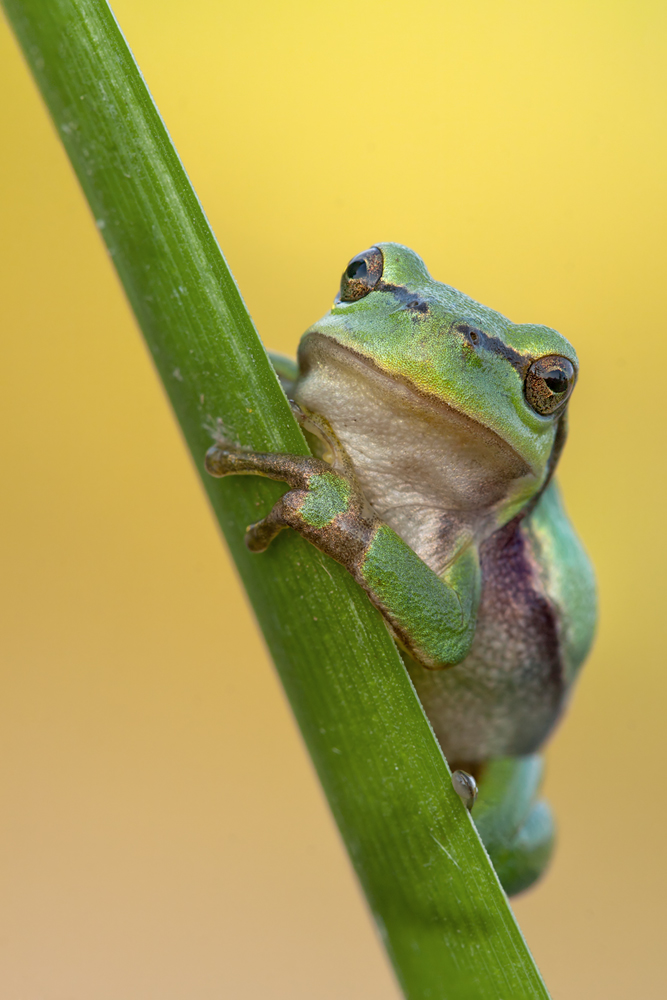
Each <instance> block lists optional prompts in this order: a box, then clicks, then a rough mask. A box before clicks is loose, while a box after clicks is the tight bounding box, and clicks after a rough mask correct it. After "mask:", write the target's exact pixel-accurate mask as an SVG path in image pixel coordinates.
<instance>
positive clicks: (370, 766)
mask: <svg viewBox="0 0 667 1000" xmlns="http://www.w3.org/2000/svg"><path fill="white" fill-rule="evenodd" d="M4 5H5V9H6V11H7V14H8V16H9V19H10V21H11V23H12V25H13V27H14V30H15V32H16V35H17V37H18V39H19V42H20V44H21V45H22V47H23V51H24V53H25V55H26V58H27V60H28V62H29V64H30V66H31V68H32V71H33V73H34V76H35V79H36V80H37V83H38V85H39V87H40V89H41V92H42V95H43V97H44V100H45V101H46V104H47V105H48V108H49V110H50V112H51V115H52V117H53V120H54V122H55V125H56V128H57V130H58V133H59V135H60V137H61V139H62V141H63V143H64V145H65V148H66V150H67V153H68V154H69V157H70V159H71V161H72V165H73V167H74V169H75V171H76V173H77V175H78V177H79V180H80V182H81V186H82V187H83V190H84V192H85V195H86V197H87V199H88V201H89V203H90V206H91V209H92V211H93V214H94V217H95V219H96V220H97V225H98V228H99V229H100V231H101V233H102V236H103V238H104V240H105V241H106V244H107V247H108V249H109V253H110V255H111V258H112V260H113V263H114V265H115V267H116V269H117V271H118V274H119V276H120V279H121V281H122V283H123V286H124V289H125V292H126V294H127V296H128V298H129V300H130V303H131V305H132V308H133V309H134V312H135V315H136V317H137V320H138V323H139V325H140V327H141V329H142V331H143V333H144V336H145V338H146V342H147V344H148V347H149V349H150V351H151V353H152V355H153V358H154V361H155V365H156V367H157V369H158V372H159V374H160V376H161V378H162V381H163V383H164V385H165V388H166V390H167V393H168V395H169V398H170V400H171V403H172V405H173V408H174V411H175V414H176V417H177V419H178V421H179V423H180V425H181V428H182V430H183V434H184V436H185V439H186V441H187V443H188V446H189V448H190V451H191V453H192V456H193V459H194V462H195V465H196V467H197V469H198V470H199V471H200V472H202V459H203V456H204V453H205V451H206V449H207V447H208V446H209V445H210V443H211V435H210V427H211V426H213V425H214V424H215V423H216V421H222V424H223V425H224V427H225V429H226V432H227V434H229V435H231V436H233V437H234V438H235V439H236V440H238V441H239V442H241V443H242V444H246V445H251V446H252V447H254V448H256V449H260V450H266V451H268V450H274V451H290V452H297V453H301V454H304V453H306V452H307V447H306V444H305V441H304V439H303V437H302V435H301V432H300V430H299V428H298V427H297V425H296V423H295V422H294V420H293V418H292V416H291V413H290V410H289V407H288V404H287V401H286V399H285V397H284V395H283V393H282V391H281V389H280V387H279V385H278V382H277V380H276V377H275V375H274V373H273V370H272V369H271V366H270V364H269V361H268V359H267V356H266V353H265V351H264V349H263V347H262V344H261V342H260V340H259V338H258V336H257V333H256V331H255V329H254V326H253V324H252V321H251V319H250V317H249V315H248V313H247V311H246V309H245V306H244V304H243V300H242V299H241V296H240V294H239V291H238V288H237V287H236V284H235V282H234V279H233V278H232V276H231V274H230V272H229V269H228V267H227V265H226V263H225V260H224V258H223V256H222V254H221V252H220V249H219V247H218V245H217V243H216V241H215V238H214V236H213V234H212V232H211V229H210V227H209V225H208V222H207V220H206V218H205V216H204V214H203V212H202V209H201V206H200V204H199V202H198V201H197V198H196V196H195V194H194V191H193V190H192V187H191V185H190V182H189V180H188V178H187V176H186V174H185V172H184V170H183V167H182V165H181V163H180V162H179V159H178V157H177V155H176V152H175V150H174V148H173V146H172V144H171V140H170V138H169V136H168V134H167V132H166V129H165V127H164V125H163V123H162V121H161V119H160V117H159V114H158V112H157V110H156V108H155V106H154V104H153V102H152V99H151V97H150V94H149V93H148V90H147V88H146V85H145V84H144V81H143V79H142V77H141V75H140V73H139V70H138V69H137V66H136V64H135V63H134V60H133V58H132V55H131V53H130V51H129V49H128V47H127V45H126V43H125V41H124V39H123V37H122V35H121V32H120V30H119V28H118V26H117V24H116V22H115V20H114V18H113V15H112V13H111V11H110V10H109V7H108V6H107V4H106V3H105V2H104V0H4ZM232 141H233V140H232V138H231V137H230V146H231V144H232ZM147 459H148V460H150V456H147ZM160 473H161V470H160V469H157V468H156V469H155V475H157V476H159V475H160ZM202 479H203V483H204V487H205V489H206V491H207V493H208V495H209V498H210V501H211V504H212V506H213V509H214V511H215V513H216V516H217V518H218V521H219V522H220V526H221V528H222V530H223V532H224V534H225V537H226V539H227V542H228V544H229V548H230V550H231V552H232V555H233V557H234V559H235V561H236V564H237V566H238V569H239V572H240V574H241V577H242V579H243V582H244V584H245V586H246V589H247V591H248V595H249V597H250V600H251V602H252V605H253V608H254V610H255V614H256V616H257V619H258V621H259V623H260V625H261V628H262V631H263V633H264V636H265V639H266V642H267V644H268V646H269V649H270V650H271V654H272V656H273V658H274V661H275V663H276V666H277V668H278V671H279V673H280V677H281V679H282V682H283V684H284V686H285V690H286V692H287V695H288V697H289V699H290V702H291V705H292V708H293V710H294V714H295V715H296V718H297V720H298V723H299V725H300V727H301V731H302V733H303V736H304V739H305V741H306V744H307V746H308V749H309V751H310V753H311V755H312V758H313V761H314V763H315V767H316V768H317V771H318V774H319V776H320V779H321V781H322V785H323V786H324V790H325V792H326V794H327V797H328V799H329V803H330V805H331V809H332V811H333V813H334V816H335V818H336V821H337V823H338V825H339V827H340V830H341V833H342V836H343V838H344V840H345V843H346V845H347V849H348V851H349V853H350V857H351V859H352V862H353V864H354V866H355V868H356V871H357V874H358V876H359V879H360V881H361V884H362V886H363V888H364V891H365V893H366V896H367V898H368V902H369V904H370V907H371V909H372V911H373V913H374V915H375V919H376V921H377V924H378V927H379V929H380V933H381V935H382V937H383V940H384V942H385V944H386V946H387V949H388V951H389V955H390V957H391V960H392V962H393V964H394V967H395V969H396V973H397V975H398V978H399V980H400V982H401V985H402V987H403V989H404V991H405V995H406V996H407V997H410V998H413V1000H417V998H431V1000H438V998H473V997H474V998H488V1000H498V998H503V1000H521V998H528V997H530V998H536V997H541V998H545V997H547V996H548V994H547V992H546V990H545V988H544V985H543V983H542V980H541V978H540V975H539V972H538V971H537V969H536V967H535V965H534V963H533V960H532V958H531V955H530V953H529V951H528V949H527V947H526V944H525V942H524V940H523V938H522V936H521V933H520V931H519V929H518V927H517V925H516V922H515V920H514V916H513V914H512V911H511V910H510V907H509V905H508V903H507V900H506V898H505V896H504V894H503V892H502V890H501V888H500V885H499V883H498V880H497V878H496V876H495V873H494V871H493V869H492V867H491V865H490V863H489V861H488V858H487V857H486V854H485V852H484V849H483V847H482V845H481V842H480V840H479V837H478V836H477V833H476V831H475V828H474V826H473V824H472V822H471V820H470V817H469V815H468V813H467V812H466V810H465V809H464V807H463V805H462V803H461V802H460V800H459V799H458V797H457V795H456V794H455V793H454V791H453V790H452V787H451V783H450V776H449V771H448V769H447V765H446V763H445V761H444V759H443V756H442V753H441V752H440V749H439V747H438V745H437V743H436V741H435V739H434V737H433V734H432V732H431V730H430V727H429V725H428V722H427V720H426V718H425V716H424V713H423V711H422V708H421V705H420V704H419V701H418V700H417V697H416V695H415V693H414V690H413V688H412V686H411V684H410V681H409V679H408V677H407V674H406V672H405V670H404V668H403V665H402V662H401V660H400V658H399V656H398V654H397V651H396V649H395V647H394V644H393V642H392V640H391V638H390V636H389V634H388V632H387V630H386V628H385V627H384V624H383V623H382V620H381V618H380V616H379V615H378V613H377V612H376V611H375V610H374V609H373V608H372V607H371V605H370V603H369V602H368V600H367V598H366V596H365V595H364V594H363V593H362V591H361V590H360V589H359V588H358V587H357V586H356V584H355V583H354V582H353V581H352V579H351V578H350V577H349V576H348V575H347V573H346V572H345V571H343V570H342V569H341V567H339V566H338V565H337V564H335V563H333V562H331V561H330V560H328V559H327V558H325V557H324V556H323V555H321V554H320V553H319V552H317V551H316V550H315V549H313V548H312V547H310V546H309V545H307V544H306V543H305V542H304V541H303V540H302V539H300V538H299V537H297V535H296V534H294V533H292V532H284V533H283V534H282V535H281V536H280V537H279V538H278V539H277V541H275V542H274V543H273V545H272V546H271V548H270V550H269V552H267V553H266V554H264V555H261V556H256V555H255V556H252V555H250V554H249V553H248V552H247V551H246V549H245V547H244V545H243V532H244V528H245V525H246V524H248V523H249V522H250V521H252V520H256V519H257V516H258V514H260V513H264V512H267V511H268V510H269V508H270V507H271V505H272V503H273V502H274V501H275V499H276V497H277V496H279V495H280V493H281V492H282V491H281V489H280V487H279V486H277V485H276V484H274V483H269V482H267V481H266V480H259V479H251V478H243V479H238V478H237V479H233V480H232V479H228V480H222V481H217V480H213V479H211V478H209V477H206V476H205V475H204V476H203V477H202ZM220 642H221V644H222V643H224V636H221V637H220Z"/></svg>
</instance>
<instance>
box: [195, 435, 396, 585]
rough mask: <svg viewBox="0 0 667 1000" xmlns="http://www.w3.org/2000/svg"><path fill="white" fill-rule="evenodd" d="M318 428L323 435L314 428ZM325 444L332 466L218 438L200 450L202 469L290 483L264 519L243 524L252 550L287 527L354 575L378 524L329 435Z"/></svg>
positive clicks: (212, 473)
mask: <svg viewBox="0 0 667 1000" xmlns="http://www.w3.org/2000/svg"><path fill="white" fill-rule="evenodd" d="M306 419H308V421H309V423H310V418H305V417H304V422H305V420H306ZM325 430H326V428H325V429H324V431H325ZM318 431H319V432H320V433H322V436H324V431H323V430H322V429H321V428H320V427H319V426H318ZM326 444H327V446H328V447H329V448H330V449H331V450H332V452H333V453H334V454H333V458H334V462H333V465H332V464H329V463H327V462H325V461H323V460H322V459H319V458H311V457H310V456H304V455H277V454H268V453H261V452H251V451H243V450H242V449H240V448H236V447H234V446H233V445H229V444H225V443H222V442H221V443H220V444H216V445H214V446H213V447H212V448H209V450H208V452H207V453H206V461H205V464H206V470H207V471H208V472H209V473H210V474H211V475H212V476H229V475H259V476H266V477H268V478H269V479H277V480H279V481H281V482H285V483H287V484H288V485H289V486H290V487H291V489H290V490H289V492H288V493H286V494H285V495H284V496H283V497H281V498H280V500H278V502H277V503H276V504H275V505H274V507H273V509H272V510H271V511H270V512H269V514H268V515H267V516H266V517H264V518H262V520H261V521H257V522H256V523H255V524H251V525H250V526H249V527H248V529H247V531H246V536H245V541H246V545H247V546H248V548H249V549H250V550H251V551H252V552H263V551H264V550H265V549H266V548H268V546H269V545H270V543H271V542H272V541H273V539H274V538H275V537H276V535H277V534H278V533H279V532H280V531H282V529H283V528H293V529H295V530H296V531H298V532H299V534H301V535H303V536H304V538H307V539H308V541H310V542H312V543H313V544H314V545H315V546H317V548H318V549H320V550H321V551H322V552H326V554H327V555H330V556H331V557H332V558H333V559H335V560H336V561H337V562H340V563H342V564H343V565H344V566H346V567H347V569H348V570H350V572H352V574H353V575H355V576H356V575H357V574H358V570H359V566H360V563H361V561H362V559H363V557H364V555H365V553H366V550H367V548H368V544H369V541H370V539H371V537H372V535H373V534H374V532H375V529H376V526H377V524H378V523H379V522H378V520H377V518H376V517H375V516H374V515H373V514H372V513H370V512H369V511H368V509H367V505H366V502H365V500H364V497H363V494H362V492H361V490H360V489H359V486H358V485H357V482H356V479H355V477H354V475H353V473H352V470H351V467H350V465H349V461H348V460H347V458H346V456H344V455H343V454H342V453H340V452H339V451H338V446H337V442H336V441H335V439H334V438H330V439H328V438H327V440H326Z"/></svg>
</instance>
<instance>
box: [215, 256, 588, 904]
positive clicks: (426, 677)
mask: <svg viewBox="0 0 667 1000" xmlns="http://www.w3.org/2000/svg"><path fill="white" fill-rule="evenodd" d="M270 357H271V360H272V362H273V365H274V368H275V370H276V372H277V375H278V377H279V379H280V381H281V384H282V385H283V388H284V389H285V391H286V394H287V396H288V398H289V399H290V401H291V405H292V408H293V412H294V414H295V416H296V418H297V420H298V421H299V423H300V424H301V426H302V428H303V430H304V433H305V435H306V438H307V440H308V441H309V443H310V445H311V449H312V454H311V455H310V456H303V455H286V454H270V453H258V452H253V451H249V450H247V449H246V448H243V447H240V446H238V445H235V444H234V443H233V442H230V441H228V440H225V439H224V437H218V439H217V440H216V441H215V443H214V444H213V446H212V447H211V448H210V449H209V451H208V452H207V455H206V458H205V466H206V469H207V471H208V473H210V474H211V475H212V476H218V477H219V476H227V475H238V474H241V475H260V476H267V477H269V478H270V479H274V480H279V481H281V482H284V483H286V484H287V486H288V490H287V492H286V493H285V494H284V495H283V496H282V497H281V499H279V500H278V502H277V503H276V504H275V505H274V507H273V508H272V509H271V510H270V511H269V512H268V513H266V515H265V516H264V517H263V518H262V519H261V520H259V521H257V522H256V523H253V524H251V525H250V526H249V527H248V529H247V531H246V536H245V540H246V544H247V546H248V548H249V549H250V550H251V551H252V552H256V553H261V552H263V551H265V550H266V549H267V547H268V546H269V545H270V544H271V542H272V540H273V539H274V538H275V537H276V536H277V534H278V533H279V532H281V531H282V530H284V529H292V530H295V531H297V532H299V534H301V535H302V536H303V537H304V538H306V539H307V540H308V541H309V542H310V543H312V544H313V545H314V546H316V547H317V548H318V549H319V550H320V551H322V552H324V553H325V554H326V555H328V556H330V557H332V558H333V559H334V560H336V561H337V562H338V563H340V564H341V565H342V566H344V567H345V568H346V569H347V570H348V572H349V573H350V574H351V575H352V576H353V578H354V579H355V580H356V581H357V583H358V584H359V585H360V586H361V587H362V588H363V590H364V591H365V592H366V594H367V595H368V597H369V599H370V601H371V602H372V604H373V605H375V607H376V608H377V609H378V610H379V612H380V614H381V615H382V617H383V619H384V622H385V624H386V626H387V628H388V629H389V631H390V632H391V634H392V636H393V637H394V639H395V640H396V642H397V645H398V648H399V651H400V653H401V656H402V658H403V661H404V664H405V668H406V669H407V671H408V673H409V676H410V678H411V680H412V683H413V685H414V688H415V690H416V693H417V695H418V697H419V699H420V701H421V703H422V706H423V708H424V711H425V714H426V716H427V718H428V720H429V722H430V724H431V727H432V730H433V733H434V735H435V738H436V739H437V741H438V743H439V744H440V747H441V748H442V752H443V754H444V756H445V759H446V760H447V762H448V764H449V766H450V768H451V772H452V783H453V785H454V788H455V790H456V791H457V792H458V794H459V796H460V798H461V799H462V801H463V803H464V805H465V806H466V807H467V808H468V809H469V810H470V815H471V817H472V819H473V821H474V823H475V825H476V827H477V830H478V832H479V834H480V837H481V839H482V842H483V844H484V846H485V848H486V850H487V852H488V854H489V857H490V859H491V861H492V863H493V865H494V867H495V870H496V873H497V875H498V877H499V879H500V882H501V884H502V886H503V887H504V889H505V891H506V892H507V894H508V895H514V894H516V893H518V892H521V891H523V890H525V889H527V888H529V887H530V886H531V885H533V884H534V883H535V882H536V881H537V879H538V878H539V877H540V876H541V875H542V874H543V872H544V871H545V870H546V868H547V866H548V864H549V861H550V858H551V856H552V852H553V848H554V843H555V824H554V818H553V814H552V811H551V809H550V807H549V805H548V803H547V802H546V800H545V799H544V798H543V797H542V796H541V791H540V789H541V783H542V776H543V756H542V754H543V748H544V746H545V743H546V741H547V740H548V738H549V737H550V735H551V734H552V732H553V730H554V728H555V726H556V724H557V722H558V721H559V719H560V718H561V716H562V714H563V711H564V709H565V707H566V705H567V703H568V701H569V697H570V694H571V691H572V688H573V685H574V682H575V679H576V678H577V676H578V673H579V670H580V668H581V666H582V664H583V662H584V660H585V659H586V656H587V654H588V652H589V650H590V647H591V644H592V640H593V636H594V630H595V622H596V591H595V579H594V573H593V569H592V566H591V563H590V561H589V558H588V556H587V554H586V552H585V550H584V548H583V546H582V544H581V542H580V540H579V538H578V536H577V534H576V533H575V530H574V528H573V526H572V524H571V522H570V520H569V518H568V516H567V514H566V512H565V509H564V506H563V502H562V499H561V496H560V493H559V489H558V486H557V483H556V480H555V477H554V472H555V469H556V466H557V463H558V460H559V458H560V456H561V453H562V450H563V446H564V444H565V440H566V436H567V411H568V403H569V400H570V398H571V395H572V392H573V390H574V388H575V385H576V382H577V378H578V374H579V362H578V359H577V355H576V352H575V350H574V348H573V347H572V345H571V344H570V343H569V342H568V340H566V338H565V337H564V336H562V335H561V334H560V333H558V332H557V331H556V330H554V329H551V328H550V327H547V326H542V325H536V324H523V323H521V324H517V323H513V322H511V321H510V320H509V319H507V318H506V317H505V316H503V315H502V314H501V313H499V312H497V311H495V310H493V309H490V308H487V307H486V306H483V305H481V304H480V303H478V302H476V301H475V300H474V299H472V298H470V297H469V296H467V295H465V294H464V293H462V292H459V291H457V290H456V289H454V288H453V287H451V286H448V285H446V284H443V283H442V282H440V281H437V280H435V279H434V278H432V277H431V275H430V274H429V272H428V270H427V269H426V265H425V264H424V262H423V260H422V259H421V258H420V257H419V256H418V255H417V254H416V253H415V252H414V251H412V250H410V249H409V248H407V247H405V246H403V245H401V244H398V243H378V244H376V245H374V246H372V247H371V248H369V249H368V250H366V251H364V252H362V253H360V254H357V255H356V256H355V257H353V258H352V260H351V261H350V262H349V263H348V265H347V267H346V268H345V270H344V272H343V275H342V279H341V284H340V288H339V291H338V293H337V295H336V297H335V300H334V303H333V306H332V307H331V309H330V310H329V312H327V313H326V314H325V315H324V317H323V318H322V319H320V320H319V321H318V322H316V323H314V324H313V325H312V326H311V327H310V328H309V329H308V330H306V332H305V334H304V335H303V337H302V338H301V341H300V344H299V348H298V355H297V360H296V361H293V360H291V359H288V358H285V357H282V356H280V355H276V354H271V355H270Z"/></svg>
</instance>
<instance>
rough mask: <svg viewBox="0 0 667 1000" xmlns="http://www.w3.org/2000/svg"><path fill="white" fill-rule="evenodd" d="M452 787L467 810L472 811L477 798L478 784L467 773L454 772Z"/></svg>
mask: <svg viewBox="0 0 667 1000" xmlns="http://www.w3.org/2000/svg"><path fill="white" fill-rule="evenodd" d="M452 786H453V788H454V791H455V792H456V794H457V795H458V796H459V798H460V799H461V801H462V802H463V805H464V806H465V807H466V809H468V810H470V809H472V807H473V806H474V804H475V800H476V798H477V792H478V788H477V782H476V781H475V779H474V778H473V776H472V774H468V772H467V771H461V770H457V771H452Z"/></svg>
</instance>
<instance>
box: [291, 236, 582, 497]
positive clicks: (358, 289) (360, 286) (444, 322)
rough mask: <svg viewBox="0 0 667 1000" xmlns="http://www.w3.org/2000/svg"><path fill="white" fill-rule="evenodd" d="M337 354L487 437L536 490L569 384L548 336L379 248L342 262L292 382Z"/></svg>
mask: <svg viewBox="0 0 667 1000" xmlns="http://www.w3.org/2000/svg"><path fill="white" fill-rule="evenodd" d="M345 357H354V358H355V362H360V363H361V364H362V365H363V366H364V367H366V368H367V369H369V370H372V371H373V372H374V373H376V375H379V376H380V377H381V380H382V381H384V380H385V379H389V380H390V381H391V382H393V384H394V385H396V384H400V385H401V386H402V389H403V390H405V389H406V388H407V389H408V390H409V391H410V392H411V393H412V394H414V395H415V396H416V397H421V398H422V401H426V402H428V403H429V404H431V405H435V406H436V407H438V406H439V407H441V408H442V407H444V408H449V409H451V410H453V411H456V412H457V413H458V414H459V415H463V417H464V418H469V419H468V421H466V422H467V423H468V424H470V425H471V426H476V427H478V428H479V431H480V433H484V432H483V430H482V429H483V428H485V429H486V433H487V436H488V432H489V431H490V432H492V433H493V436H495V437H496V440H498V439H501V440H502V442H504V443H505V444H506V445H508V446H509V448H510V449H511V450H512V451H513V453H514V454H515V455H516V456H517V458H518V459H520V460H521V462H522V463H523V464H524V466H525V469H526V475H524V476H522V477H521V478H522V479H523V480H524V487H527V488H528V492H529V493H530V494H532V493H534V492H535V491H536V490H537V489H539V486H540V485H541V483H542V482H543V481H544V479H545V477H546V476H547V473H548V469H549V462H550V457H551V456H552V451H554V441H555V439H556V434H557V429H558V425H559V422H560V420H561V417H562V416H563V414H564V411H565V408H566V405H567V401H568V399H569V396H570V394H571V392H572V389H573V387H574V384H575V382H576V378H577V368H578V364H577V356H576V354H575V352H574V349H573V348H572V346H571V345H570V344H569V343H568V341H567V340H566V339H565V338H564V337H562V336H561V335H560V334H559V333H557V332H556V331H555V330H551V329H549V328H548V327H545V326H536V325H532V324H516V323H511V322H510V321H509V320H508V319H506V318H505V317H504V316H502V315H501V314H500V313H497V312H495V311H494V310H493V309H487V308H486V307H485V306H482V305H480V304H479V303H477V302H475V301H474V300H473V299H471V298H469V297H468V296H467V295H463V294H462V293H461V292H458V291H456V290H455V289H454V288H450V287H449V286H448V285H444V284H442V283H441V282H439V281H435V280H434V279H433V278H432V277H431V276H430V274H429V273H428V271H427V270H426V267H425V265H424V262H423V261H422V260H421V258H420V257H418V256H417V254H415V253H413V251H412V250H409V249H408V248H407V247H404V246H400V245H399V244H396V243H380V244H378V245H377V246H374V247H371V249H370V250H366V251H365V252H364V253H361V254H359V255H358V256H356V257H354V258H353V259H352V260H351V261H350V263H349V264H348V266H347V268H346V269H345V272H344V273H343V277H342V281H341V287H340V291H339V293H338V295H337V296H336V299H335V302H334V304H333V307H332V309H331V310H330V312H329V313H327V315H326V316H324V317H323V319H321V320H320V321H319V322H318V323H315V324H314V325H313V326H312V327H311V328H310V329H309V330H308V331H306V333H305V334H304V336H303V338H302V341H301V345H300V348H299V361H300V368H301V382H302V384H304V383H305V382H306V380H307V378H308V374H309V372H311V371H312V370H313V369H314V368H318V367H319V368H321V367H322V366H328V369H329V371H331V370H332V369H333V370H334V371H335V370H336V367H337V366H339V359H344V358H345ZM343 363H344V360H343ZM382 377H384V378H382ZM470 422H473V423H472V424H471V423H470ZM527 480H529V481H530V484H529V483H528V482H527ZM520 492H521V493H522V494H523V502H525V499H526V490H525V489H523V490H521V491H520ZM517 499H519V498H518V497H516V496H515V503H516V500H517ZM511 506H513V507H514V506H515V504H511Z"/></svg>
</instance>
